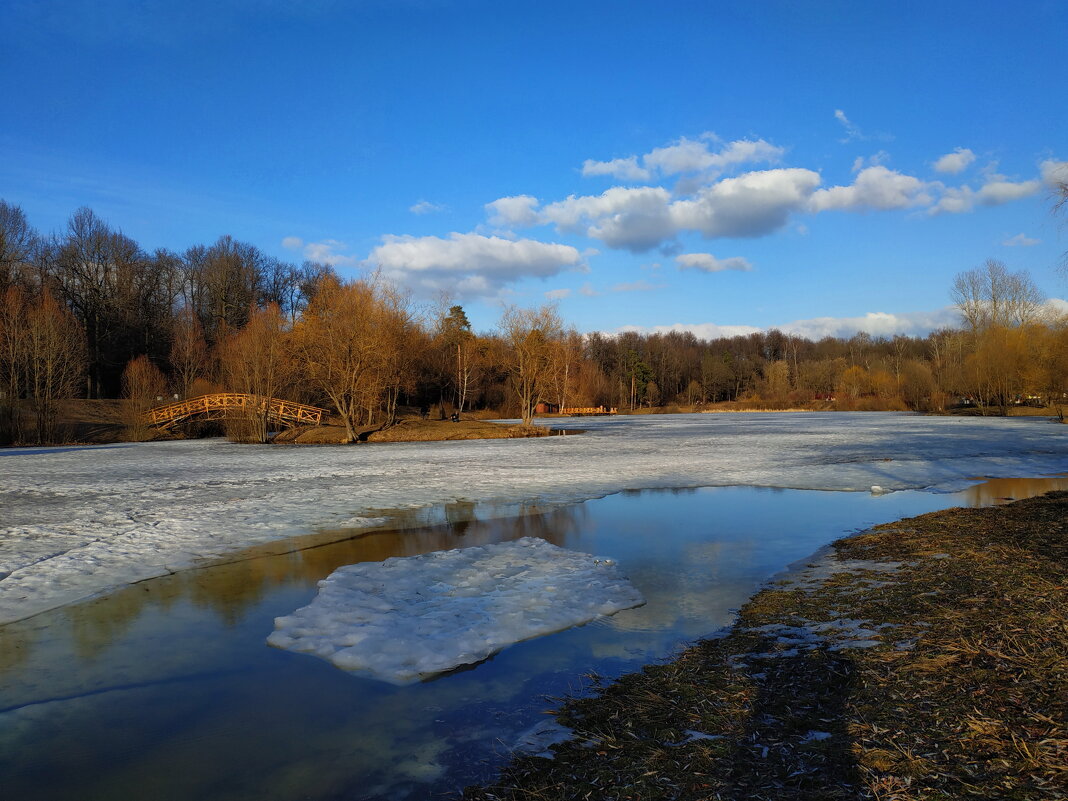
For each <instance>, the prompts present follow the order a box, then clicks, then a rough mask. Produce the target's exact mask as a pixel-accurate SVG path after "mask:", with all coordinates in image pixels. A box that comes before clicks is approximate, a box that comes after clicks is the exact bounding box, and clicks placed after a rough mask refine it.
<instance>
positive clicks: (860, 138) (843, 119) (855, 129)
mask: <svg viewBox="0 0 1068 801" xmlns="http://www.w3.org/2000/svg"><path fill="white" fill-rule="evenodd" d="M834 118H835V119H836V120H838V122H840V123H841V124H842V127H843V128H845V132H846V135H845V138H844V139H839V140H838V141H839V142H841V143H842V144H843V145H844V144H848V143H849V142H868V141H871V140H873V139H874V140H877V141H880V142H889V141H891V140H892V139H893V138H894V137H893V136H891V135H890V134H888V133H874V134H866V133H864V132H863V131H862V130H860V126H858V125H856V124H855V123H854V122H853V121H852V120H850V119H849V117H847V116H846V113H845V112H844V111H842V109H840V108H836V109H835V110H834Z"/></svg>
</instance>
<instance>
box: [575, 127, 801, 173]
mask: <svg viewBox="0 0 1068 801" xmlns="http://www.w3.org/2000/svg"><path fill="white" fill-rule="evenodd" d="M717 142H718V139H717V137H716V135H715V134H713V133H711V132H708V131H706V132H705V133H703V134H701V136H700V137H699V138H697V139H688V138H687V137H685V136H683V137H680V138H679V139H677V140H676V141H674V142H672V143H671V144H670V145H665V146H663V147H657V148H653V149H652V150H650V151H649V152H648V153H646V154H644V155H642V156H628V157H627V158H618V159H612V160H611V161H594V160H593V159H587V160H586V161H585V162H583V164H582V174H583V175H584V176H598V175H610V176H612V177H614V178H619V179H620V180H623V181H648V180H651V179H652V177H653V176H654V175H657V174H659V175H682V174H685V173H694V172H701V173H705V174H706V175H707V176H708V177H710V178H712V177H715V176H717V175H719V174H720V173H721V172H723V171H724V170H726V169H729V168H730V167H733V166H735V165H738V164H746V163H751V164H755V163H774V162H777V161H779V160H780V159H781V158H782V156H783V153H784V150H783V149H782V148H781V147H778V146H777V145H773V144H770V143H769V142H766V141H764V140H763V139H738V140H735V141H733V142H729V143H728V144H726V145H724V146H723V147H721V148H719V149H718V150H717V149H713V147H712V146H714V145H715V144H716V143H717ZM710 145H711V146H710ZM639 161H640V164H639Z"/></svg>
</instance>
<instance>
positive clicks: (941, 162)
mask: <svg viewBox="0 0 1068 801" xmlns="http://www.w3.org/2000/svg"><path fill="white" fill-rule="evenodd" d="M973 161H975V154H974V153H973V152H972V151H971V150H969V149H968V148H966V147H958V148H957V149H956V150H954V151H953V152H952V153H946V155H944V156H942V157H941V158H939V159H938V160H937V161H936V162H935V163H934V168H935V169H936V170H938V171H939V172H948V173H952V174H953V175H956V174H957V173H959V172H962V171H963V170H964V169H965V168H966V167H967V166H968V165H969V164H971V163H972V162H973Z"/></svg>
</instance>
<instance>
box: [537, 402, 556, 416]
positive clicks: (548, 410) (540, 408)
mask: <svg viewBox="0 0 1068 801" xmlns="http://www.w3.org/2000/svg"><path fill="white" fill-rule="evenodd" d="M558 411H560V405H559V404H557V403H546V402H545V401H538V405H537V406H535V407H534V414H556V413H557V412H558Z"/></svg>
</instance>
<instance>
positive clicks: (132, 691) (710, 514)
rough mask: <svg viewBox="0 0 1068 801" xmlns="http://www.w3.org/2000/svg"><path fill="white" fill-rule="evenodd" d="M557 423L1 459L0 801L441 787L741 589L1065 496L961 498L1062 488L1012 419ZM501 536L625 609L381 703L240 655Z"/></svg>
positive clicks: (364, 684) (1054, 441) (1053, 432)
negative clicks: (547, 547) (887, 527)
mask: <svg viewBox="0 0 1068 801" xmlns="http://www.w3.org/2000/svg"><path fill="white" fill-rule="evenodd" d="M556 422H557V421H554V423H556ZM573 423H574V425H575V426H576V427H578V426H581V427H583V428H587V429H588V430H589V433H587V434H585V435H582V436H575V437H552V438H543V439H539V440H499V441H484V442H462V443H435V444H418V443H413V444H403V445H383V446H377V447H376V446H359V447H354V448H314V447H305V448H296V447H294V448H283V447H254V446H232V445H228V444H226V443H223V442H217V441H200V442H175V443H162V444H156V445H131V446H111V447H99V448H91V449H62V448H59V449H37V450H21V451H6V452H0V506H2V508H3V511H4V516H3V520H2V521H0V522H2V525H3V529H2V531H0V538H2V539H0V544H2V548H0V559H2V566H0V574H9V575H5V576H4V578H2V579H0V610H2V611H3V613H4V619H6V620H16V619H19V618H22V619H21V620H18V622H12V623H9V624H8V625H2V626H0V775H2V776H4V788H5V791H6V792H7V793H9V794H10V795H11V796H12V797H19V798H34V799H69V798H79V799H113V798H124V797H130V798H134V797H139V798H153V799H161V800H166V799H175V801H178V800H179V799H181V800H182V801H185V800H187V799H200V798H212V799H257V801H258V800H259V799H267V800H269V799H279V800H281V799H292V798H298V797H299V798H309V799H334V798H346V799H353V798H356V799H359V798H366V799H386V798H400V799H409V798H410V799H416V798H426V797H428V795H429V794H431V793H438V792H444V791H450V790H455V789H457V788H459V787H462V786H463V785H464V784H466V783H469V782H473V781H477V780H480V779H485V778H487V777H488V776H489V775H490V774H491V773H492V771H493V770H494V769H495V767H496V766H497V765H499V764H500V763H501V761H502V760H504V759H505V758H507V755H508V753H510V750H511V749H513V748H515V747H516V746H517V745H518V744H519V743H520V742H521V741H523V740H525V739H530V738H529V737H526V736H525V733H526V732H529V731H530V730H531V728H532V727H536V726H537V725H538V724H539V723H540V722H542V721H544V720H545V716H544V714H543V711H544V710H545V709H547V708H550V707H551V706H552V703H551V702H550V701H548V700H546V697H547V696H559V695H563V694H566V693H571V692H581V691H582V690H583V688H585V687H587V686H588V679H587V678H585V676H586V675H587V674H589V673H597V674H600V675H602V676H608V677H611V676H616V675H619V674H621V673H624V672H627V671H630V670H634V669H637V668H638V667H639V666H640V665H642V664H647V663H648V662H650V661H654V660H657V659H661V658H664V657H666V656H668V655H670V654H671V653H672V652H674V651H675V650H677V649H678V648H679V647H681V645H683V644H684V643H686V642H689V641H692V640H694V639H696V638H699V637H701V636H706V635H708V634H710V633H712V632H714V631H715V630H716V629H717V628H719V627H721V626H723V625H726V624H727V623H729V622H730V620H731V610H732V609H734V608H737V607H738V606H740V605H741V604H742V603H744V602H745V600H746V599H747V598H748V597H749V596H750V595H751V594H752V593H753V591H754V590H756V589H757V588H758V587H759V586H760V584H761V583H762V582H764V581H766V580H767V579H768V577H770V576H771V575H772V574H774V573H775V572H777V571H779V570H781V569H782V568H784V567H785V566H786V565H788V564H789V563H791V562H793V561H796V560H798V559H801V558H804V557H805V556H807V555H809V554H811V553H812V552H814V551H815V550H817V549H818V548H819V547H820V546H822V545H824V544H826V543H827V542H829V541H831V540H833V539H835V538H836V537H838V536H841V535H843V534H847V533H850V532H853V531H856V530H860V529H863V528H866V527H868V526H871V525H873V524H876V523H879V522H885V521H890V520H895V519H898V518H900V517H903V516H908V515H914V514H919V513H923V512H926V511H931V510H934V509H939V508H944V507H947V506H953V505H960V504H972V505H977V504H983V503H990V502H994V501H996V500H998V499H1002V498H1006V497H1023V496H1025V495H1028V494H1031V493H1034V492H1038V491H1043V490H1045V489H1050V488H1065V487H1068V479H1064V478H1061V479H1047V480H1043V481H1037V482H1036V481H1013V480H1012V479H1009V478H1003V479H1001V480H996V481H990V482H987V483H985V484H976V483H975V482H974V481H972V480H970V479H972V478H973V477H975V476H979V475H986V476H1003V477H1008V476H1035V475H1043V474H1053V473H1060V472H1064V471H1065V470H1066V469H1068V427H1066V426H1057V425H1052V424H1050V423H1048V422H1046V421H1044V420H1037V419H1015V420H975V419H970V420H965V419H958V418H927V417H918V416H912V415H893V414H858V415H845V414H833V415H830V414H828V415H815V414H813V415H806V414H779V415H775V414H768V415H723V416H719V415H715V416H713V415H704V416H697V415H689V416H675V417H652V418H650V417H635V418H616V419H602V420H593V421H589V420H583V421H573ZM565 424H566V421H565ZM730 485H741V486H730ZM745 485H749V486H745ZM872 485H879V486H881V487H882V488H884V489H887V490H899V491H894V492H891V493H889V494H872V493H870V492H869V491H868V490H870V487H871V486H872ZM699 486H704V487H705V488H701V489H693V487H699ZM964 487H968V489H966V490H963V491H959V490H961V489H962V488H964ZM621 490H622V491H621ZM816 490H820V491H816ZM829 490H839V491H829ZM841 490H854V491H852V492H850V491H841ZM922 490H927V491H922ZM588 499H592V500H588ZM524 536H533V537H540V538H542V539H545V540H547V541H548V542H550V543H552V544H554V545H558V546H561V547H565V548H568V549H572V550H576V551H581V552H585V553H590V554H596V555H598V556H606V557H610V558H612V559H614V560H615V561H616V562H617V563H618V565H619V568H620V570H621V571H622V572H623V573H624V574H626V576H627V577H628V578H629V579H630V580H631V582H632V583H633V584H634V585H635V587H637V589H638V590H639V591H640V592H641V594H642V595H643V596H644V597H645V599H646V600H647V602H648V603H647V604H646V605H645V606H643V607H640V608H637V609H630V610H625V611H622V612H619V613H618V614H617V615H615V616H614V617H611V618H607V619H602V620H598V621H596V622H594V623H592V624H590V625H587V626H582V627H579V628H573V629H569V630H567V631H563V632H559V633H556V634H552V635H549V636H545V637H540V638H537V639H534V640H530V641H527V642H522V643H518V644H516V645H513V646H511V647H509V648H506V649H505V650H504V651H501V652H500V653H498V654H497V655H496V656H494V657H493V658H491V659H490V660H488V661H485V662H482V663H480V664H478V665H474V666H469V667H467V668H465V669H461V670H459V671H457V672H454V673H450V674H446V675H444V676H441V677H439V678H437V679H435V680H433V681H428V682H424V683H419V684H414V685H411V686H405V687H397V686H393V685H390V684H386V683H384V682H381V681H376V680H375V679H373V678H369V677H367V676H364V675H361V674H359V673H345V672H343V671H341V670H338V669H337V668H335V667H333V666H332V665H330V664H328V663H327V662H325V661H323V660H320V659H316V658H313V657H309V656H307V655H304V654H294V653H290V652H286V651H281V650H278V649H274V648H270V647H268V646H267V645H266V643H265V640H266V638H267V636H268V635H269V634H270V633H271V631H272V630H273V628H274V619H275V618H276V617H278V616H282V615H287V614H289V613H291V612H292V611H293V610H295V609H297V608H299V607H301V606H304V605H306V604H308V603H309V602H310V601H311V600H312V598H313V597H314V596H315V594H316V583H317V582H318V581H319V580H320V579H322V578H324V577H325V576H327V575H329V574H330V573H331V572H332V571H334V570H335V569H336V568H338V567H340V566H342V565H347V564H354V563H359V562H368V561H379V560H382V559H385V558H388V557H391V556H412V555H417V554H424V553H432V552H435V551H441V550H445V549H450V548H461V547H467V546H472V545H486V544H492V543H497V542H507V541H511V540H517V539H519V538H521V537H524ZM213 559H214V560H215V564H213V565H211V566H204V564H205V562H206V561H211V560H213ZM192 565H199V566H200V567H198V568H197V569H185V570H180V569H179V568H187V567H189V566H192ZM172 571H173V575H172V574H171V573H172ZM152 576H159V577H158V578H151V577H152ZM146 579H147V580H146ZM138 580H140V583H136V584H133V585H132V586H126V585H129V584H130V582H133V581H138ZM109 588H113V589H111V590H110V591H109ZM94 594H95V595H97V596H99V597H96V598H95V599H93V600H89V601H82V602H77V603H75V601H76V600H77V599H79V598H84V597H86V596H90V595H94ZM50 607H51V611H42V610H46V609H49V608H50ZM34 613H38V614H36V615H34ZM535 739H536V738H535Z"/></svg>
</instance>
